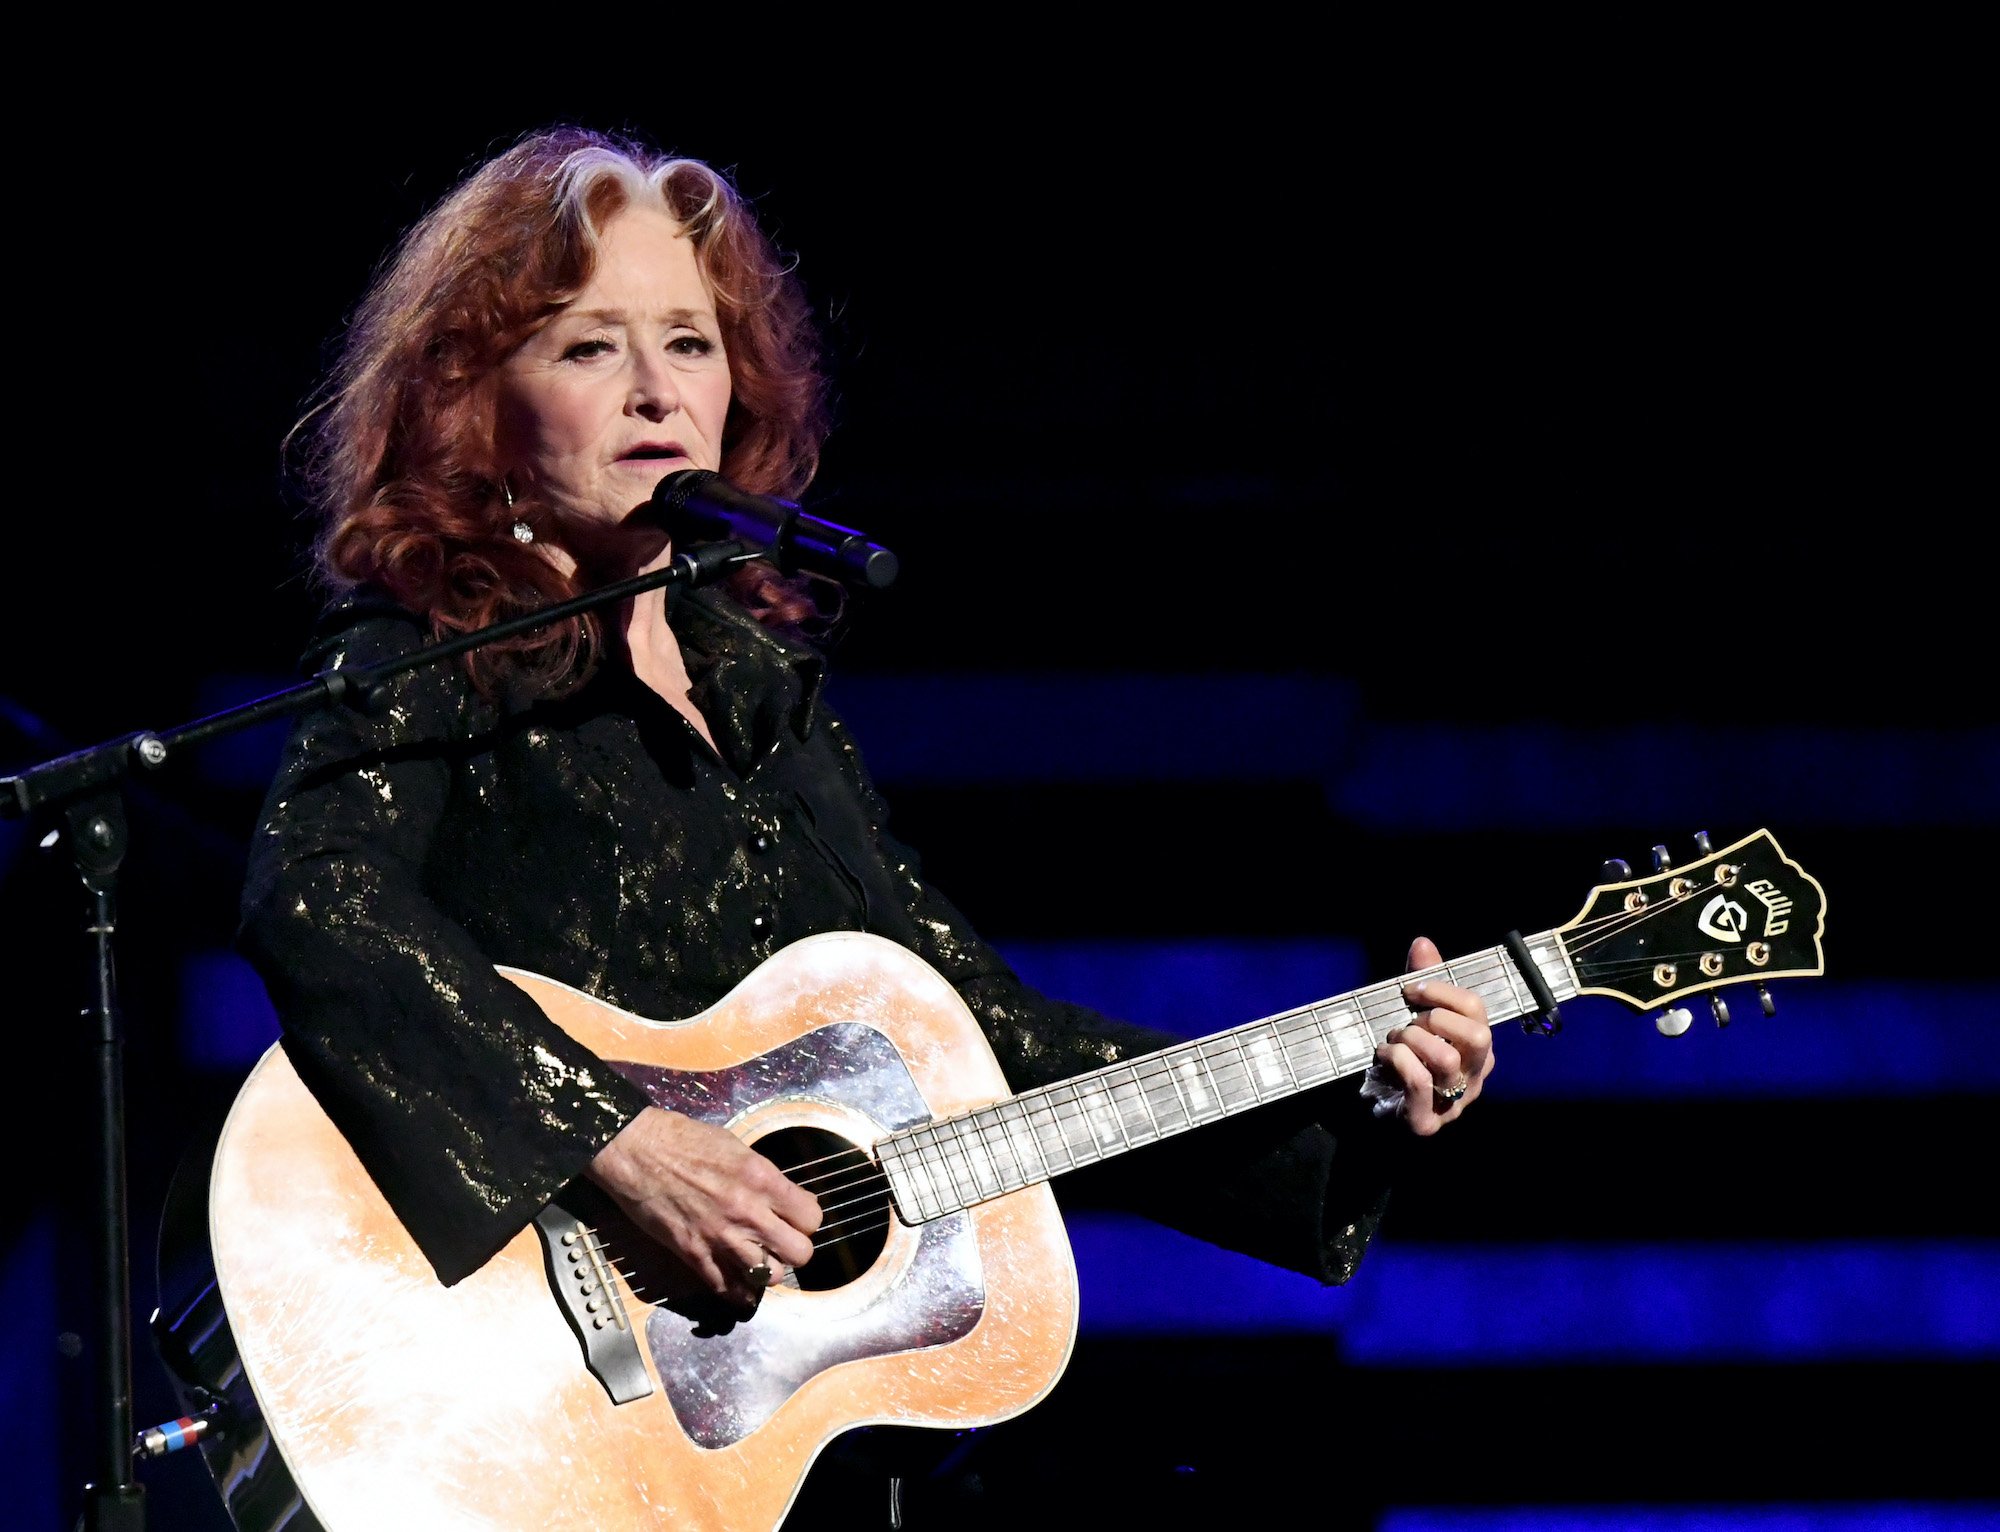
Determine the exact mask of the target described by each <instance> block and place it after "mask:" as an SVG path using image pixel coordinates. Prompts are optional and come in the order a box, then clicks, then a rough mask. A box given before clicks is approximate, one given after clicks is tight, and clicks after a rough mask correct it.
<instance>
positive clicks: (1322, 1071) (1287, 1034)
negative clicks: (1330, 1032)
mask: <svg viewBox="0 0 2000 1532" xmlns="http://www.w3.org/2000/svg"><path fill="white" fill-rule="evenodd" d="M1285 1019H1286V1021H1287V1022H1288V1023H1290V1024H1289V1025H1288V1026H1284V1027H1281V1028H1280V1029H1279V1032H1278V1041H1279V1045H1280V1046H1281V1047H1282V1048H1283V1049H1284V1050H1285V1062H1286V1063H1287V1065H1288V1066H1289V1067H1290V1068H1291V1071H1292V1074H1293V1076H1294V1077H1295V1078H1297V1079H1298V1080H1299V1081H1300V1082H1301V1083H1303V1084H1309V1085H1317V1084H1319V1083H1320V1082H1321V1081H1323V1080H1331V1079H1332V1078H1333V1077H1334V1076H1335V1075H1336V1074H1338V1073H1339V1071H1338V1070H1337V1069H1336V1068H1335V1067H1334V1063H1333V1049H1332V1048H1330V1047H1328V1046H1327V1041H1326V1038H1325V1037H1324V1036H1323V1035H1322V1034H1321V1032H1320V1029H1319V1027H1318V1025H1317V1024H1316V1022H1315V1020H1314V1017H1313V1013H1312V1012H1311V1011H1309V1010H1308V1011H1301V1012H1298V1013H1296V1014H1295V1015H1292V1016H1289V1017H1287V1018H1285Z"/></svg>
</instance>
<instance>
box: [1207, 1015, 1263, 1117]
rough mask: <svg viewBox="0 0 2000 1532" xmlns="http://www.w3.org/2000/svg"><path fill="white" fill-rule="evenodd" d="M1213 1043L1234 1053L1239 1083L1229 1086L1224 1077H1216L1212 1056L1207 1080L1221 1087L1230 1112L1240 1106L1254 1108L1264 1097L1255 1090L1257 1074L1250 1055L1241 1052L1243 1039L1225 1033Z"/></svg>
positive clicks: (1212, 1056) (1233, 1034)
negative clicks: (1238, 1072) (1213, 1081)
mask: <svg viewBox="0 0 2000 1532" xmlns="http://www.w3.org/2000/svg"><path fill="white" fill-rule="evenodd" d="M1213 1041H1214V1042H1215V1043H1216V1045H1217V1046H1219V1047H1220V1046H1227V1047H1229V1048H1231V1049H1233V1050H1234V1051H1235V1053H1236V1060H1237V1063H1236V1067H1237V1069H1238V1070H1239V1071H1241V1083H1240V1084H1229V1083H1227V1082H1226V1078H1225V1077H1222V1076H1218V1075H1217V1074H1216V1073H1215V1070H1214V1068H1213V1065H1214V1063H1215V1059H1214V1055H1212V1054H1211V1055H1209V1064H1210V1066H1211V1067H1210V1069H1209V1078H1210V1079H1212V1080H1215V1081H1216V1083H1217V1085H1219V1086H1220V1087H1221V1089H1222V1099H1223V1101H1224V1103H1225V1104H1226V1105H1228V1107H1229V1108H1230V1110H1232V1111H1235V1110H1237V1109H1238V1108H1239V1107H1240V1106H1244V1105H1248V1106H1255V1105H1256V1104H1257V1103H1258V1102H1260V1101H1262V1100H1263V1099H1264V1095H1263V1092H1261V1091H1259V1090H1258V1089H1257V1072H1256V1070H1254V1069H1253V1068H1252V1067H1251V1065H1250V1055H1249V1054H1247V1053H1245V1052H1244V1051H1243V1039H1242V1038H1240V1037H1238V1036H1237V1035H1236V1034H1235V1033H1234V1032H1225V1033H1223V1034H1222V1036H1220V1037H1218V1038H1215V1039H1213ZM1245 1097H1247V1098H1248V1100H1247V1101H1245V1100H1244V1098H1245Z"/></svg>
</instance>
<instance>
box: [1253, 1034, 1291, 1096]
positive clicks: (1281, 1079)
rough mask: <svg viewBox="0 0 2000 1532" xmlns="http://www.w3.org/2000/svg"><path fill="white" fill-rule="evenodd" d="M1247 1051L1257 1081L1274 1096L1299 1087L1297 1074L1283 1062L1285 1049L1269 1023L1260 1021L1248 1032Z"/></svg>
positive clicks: (1288, 1093) (1282, 1094)
mask: <svg viewBox="0 0 2000 1532" xmlns="http://www.w3.org/2000/svg"><path fill="white" fill-rule="evenodd" d="M1247 1052H1248V1053H1249V1055H1250V1058H1251V1060H1252V1062H1253V1064H1254V1066H1255V1068H1256V1070H1257V1083H1258V1084H1259V1085H1261V1086H1266V1087H1268V1088H1269V1089H1270V1092H1271V1094H1272V1095H1274V1096H1288V1095H1292V1094H1294V1093H1295V1092H1296V1091H1297V1090H1298V1088H1299V1081H1298V1076H1296V1075H1294V1074H1293V1073H1292V1070H1291V1066H1290V1065H1289V1064H1287V1063H1286V1062H1285V1050H1284V1047H1283V1045H1282V1044H1281V1043H1280V1042H1279V1041H1278V1038H1277V1032H1276V1029H1275V1028H1274V1027H1273V1026H1272V1025H1271V1024H1270V1023H1269V1022H1264V1023H1261V1024H1260V1025H1259V1026H1258V1028H1257V1030H1256V1031H1255V1032H1254V1033H1253V1034H1250V1041H1249V1047H1248V1049H1247Z"/></svg>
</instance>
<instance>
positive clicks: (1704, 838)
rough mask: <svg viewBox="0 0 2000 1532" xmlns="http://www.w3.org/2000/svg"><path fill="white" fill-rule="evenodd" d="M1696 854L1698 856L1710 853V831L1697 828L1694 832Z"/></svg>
mask: <svg viewBox="0 0 2000 1532" xmlns="http://www.w3.org/2000/svg"><path fill="white" fill-rule="evenodd" d="M1694 854H1695V855H1696V856H1707V855H1708V831H1706V830H1697V831H1695V832H1694Z"/></svg>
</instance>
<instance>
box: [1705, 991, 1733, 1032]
mask: <svg viewBox="0 0 2000 1532" xmlns="http://www.w3.org/2000/svg"><path fill="white" fill-rule="evenodd" d="M1708 1008H1709V1009H1710V1010H1711V1011H1713V1012H1715V1024H1716V1025H1717V1026H1718V1027H1726V1026H1728V1025H1729V1007H1728V1006H1726V1005H1724V1004H1723V1003H1722V996H1720V995H1710V996H1709V997H1708Z"/></svg>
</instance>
